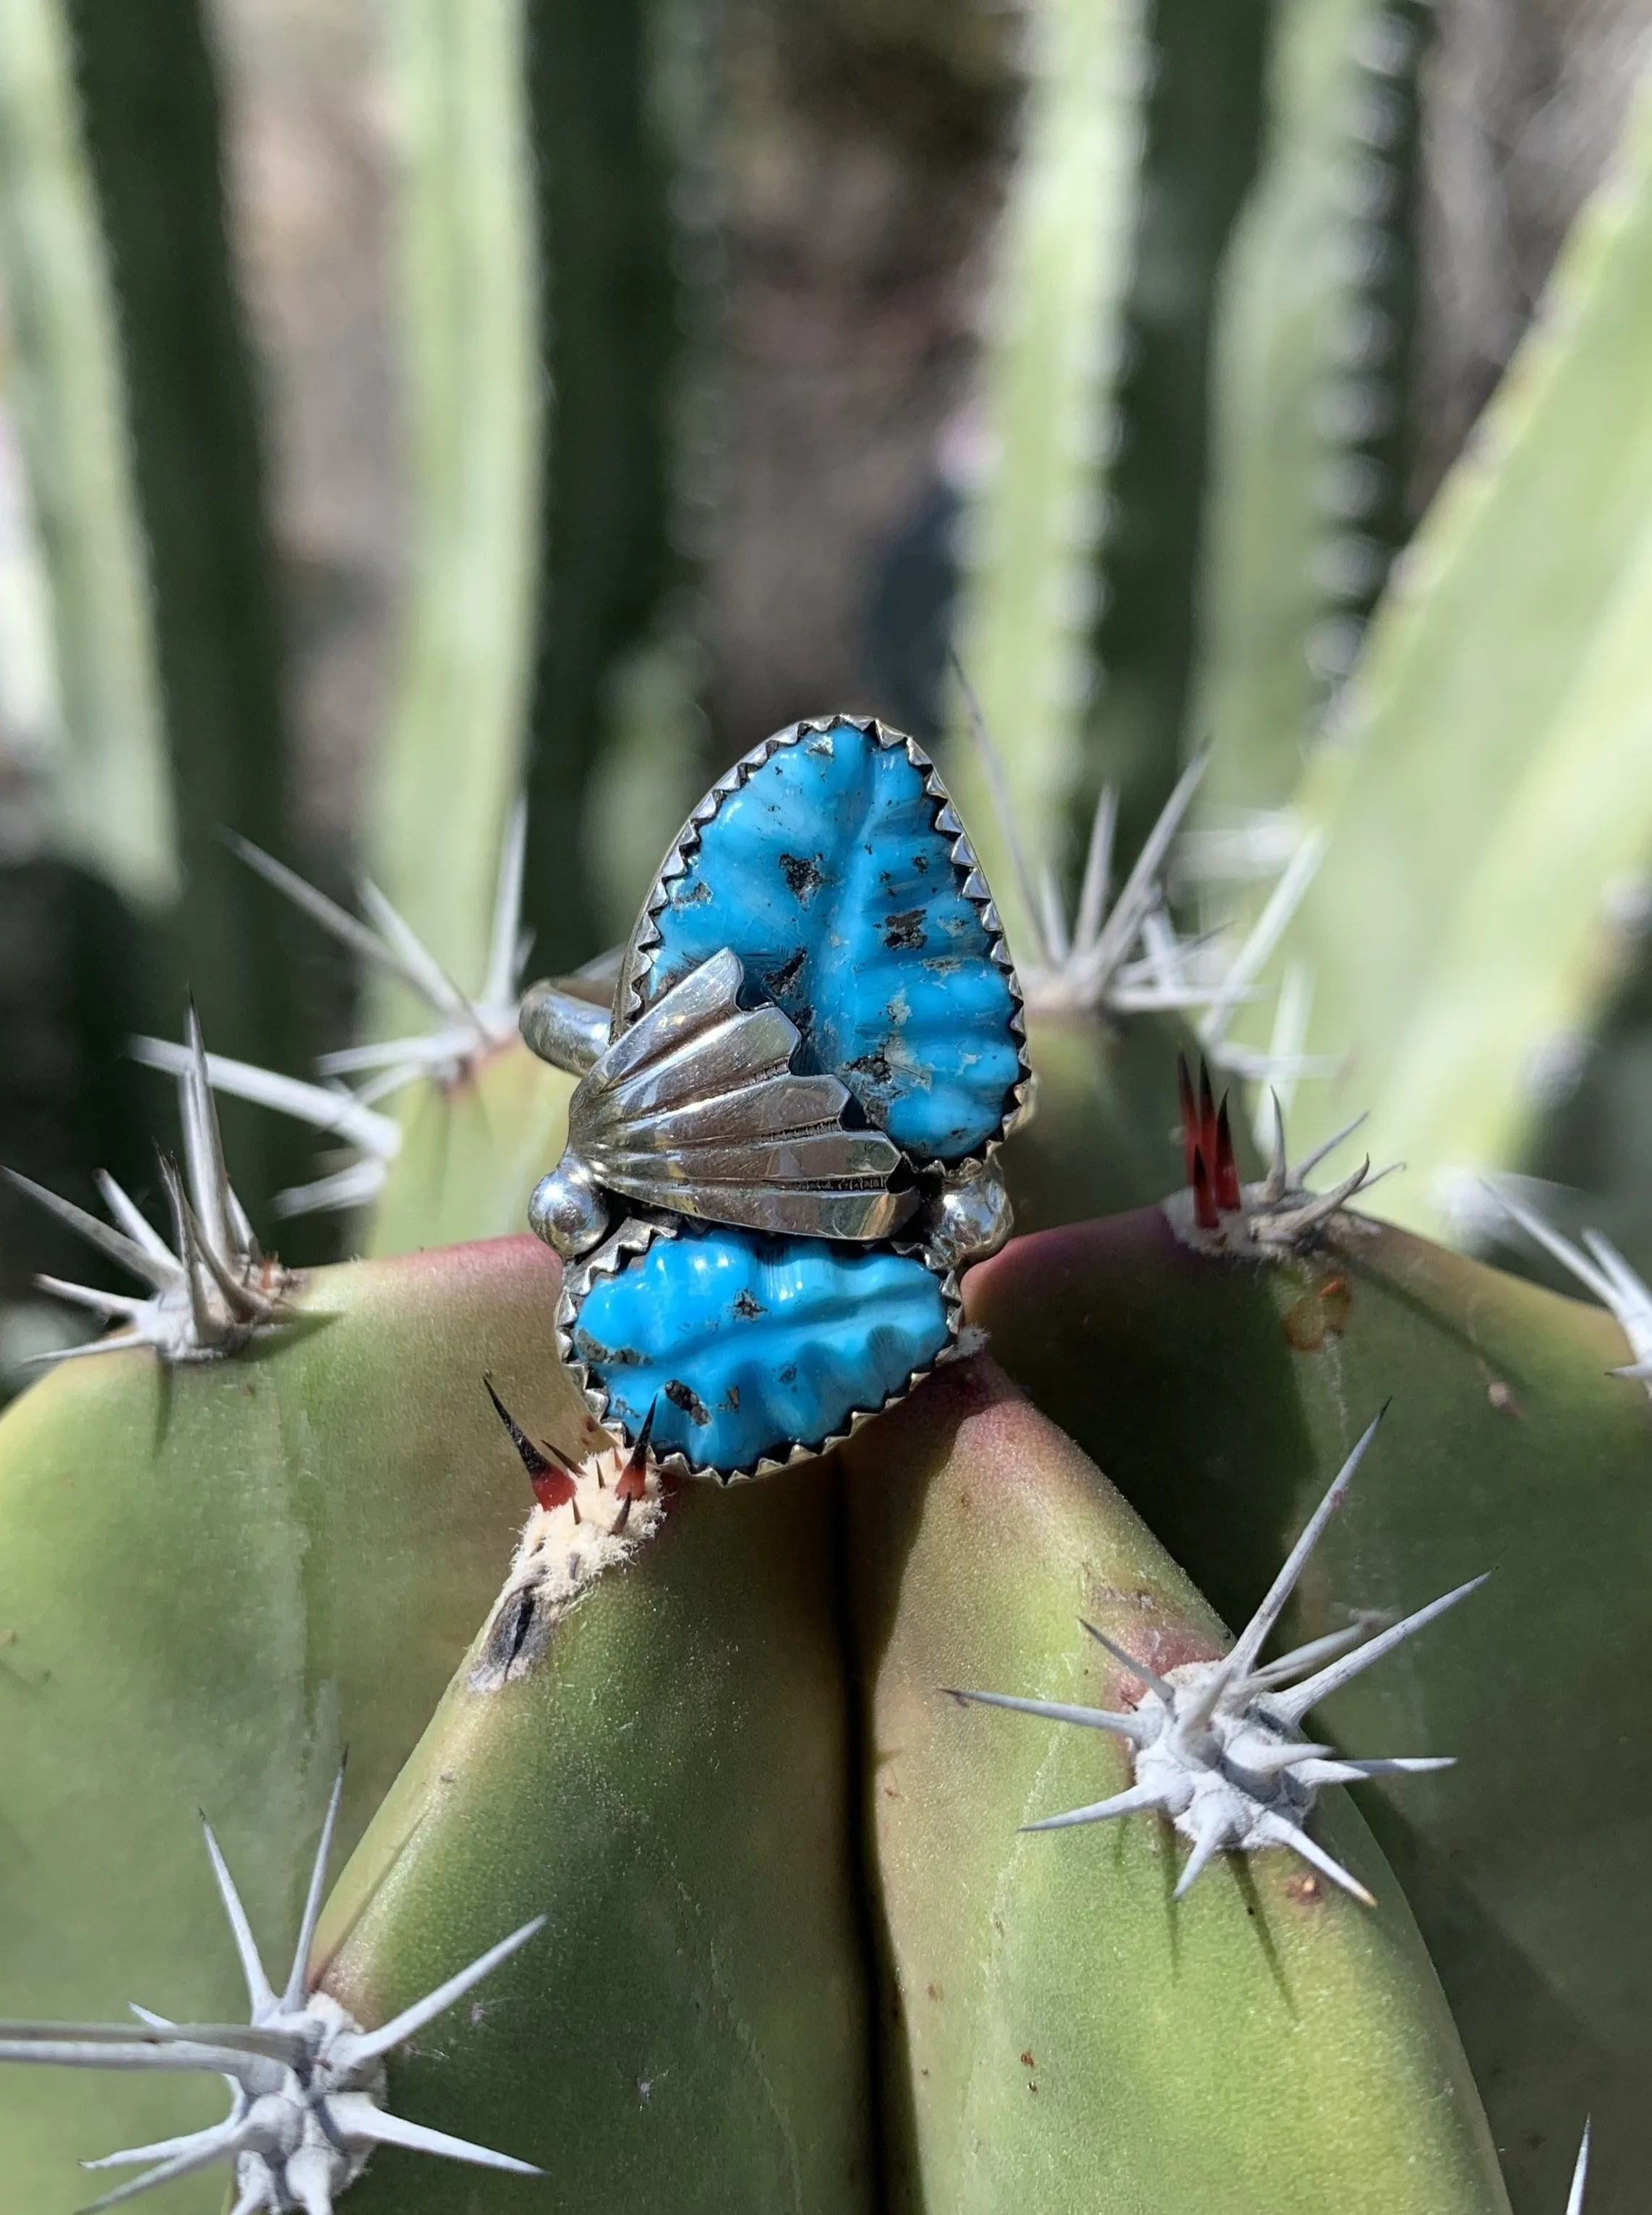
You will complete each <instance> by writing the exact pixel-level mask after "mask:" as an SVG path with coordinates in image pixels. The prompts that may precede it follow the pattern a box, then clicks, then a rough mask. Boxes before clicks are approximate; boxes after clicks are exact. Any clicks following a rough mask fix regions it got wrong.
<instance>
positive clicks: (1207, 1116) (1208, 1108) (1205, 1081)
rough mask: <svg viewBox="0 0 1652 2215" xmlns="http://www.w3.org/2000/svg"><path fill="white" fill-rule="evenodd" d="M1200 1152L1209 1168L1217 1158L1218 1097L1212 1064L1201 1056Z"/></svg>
mask: <svg viewBox="0 0 1652 2215" xmlns="http://www.w3.org/2000/svg"><path fill="white" fill-rule="evenodd" d="M1199 1150H1200V1151H1201V1153H1202V1154H1203V1156H1204V1158H1205V1164H1206V1167H1207V1168H1208V1167H1209V1166H1210V1164H1211V1163H1214V1162H1215V1158H1216V1095H1215V1089H1214V1088H1213V1087H1212V1084H1211V1082H1210V1064H1209V1061H1208V1059H1207V1058H1206V1057H1205V1056H1204V1055H1203V1054H1201V1055H1200V1056H1199Z"/></svg>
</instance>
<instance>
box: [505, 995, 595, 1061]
mask: <svg viewBox="0 0 1652 2215" xmlns="http://www.w3.org/2000/svg"><path fill="white" fill-rule="evenodd" d="M611 1021H612V1017H611V1015H610V1011H609V1009H607V1008H604V1007H599V1006H598V1005H597V1003H596V1002H595V1001H592V1000H586V999H581V998H580V997H578V995H577V994H575V993H573V992H566V991H563V990H562V989H561V987H560V985H553V984H551V983H550V982H548V981H545V982H541V983H540V984H537V985H529V988H528V990H527V991H526V992H525V993H524V994H523V1001H522V1012H521V1014H520V1015H518V1016H517V1024H518V1026H519V1027H520V1028H521V1031H522V1035H523V1039H524V1040H526V1041H527V1043H528V1045H529V1046H530V1047H531V1048H532V1050H533V1051H534V1052H535V1053H536V1054H537V1055H538V1056H539V1058H540V1059H541V1061H548V1062H549V1063H550V1065H551V1066H552V1067H553V1068H554V1069H561V1070H566V1071H567V1073H568V1075H569V1076H570V1077H583V1076H584V1073H585V1071H587V1070H588V1069H590V1068H593V1067H594V1066H595V1065H596V1064H597V1061H598V1060H599V1059H600V1058H601V1057H602V1055H603V1052H604V1050H605V1049H606V1047H607V1046H608V1034H609V1024H610V1022H611Z"/></svg>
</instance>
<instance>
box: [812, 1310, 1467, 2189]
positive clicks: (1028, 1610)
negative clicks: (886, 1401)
mask: <svg viewBox="0 0 1652 2215" xmlns="http://www.w3.org/2000/svg"><path fill="white" fill-rule="evenodd" d="M1051 1327H1052V1317H1051V1316H1050V1313H1049V1309H1048V1308H1047V1307H1044V1308H1043V1309H1042V1312H1041V1317H1040V1322H1039V1323H1038V1324H1037V1325H1035V1328H1045V1329H1049V1328H1051ZM1095 1361H1096V1355H1095V1351H1094V1347H1093V1345H1092V1347H1091V1350H1090V1352H1089V1354H1088V1362H1089V1365H1091V1366H1093V1365H1095ZM840 1452H841V1458H842V1460H843V1463H844V1464H845V1467H846V1470H847V1477H848V1501H849V1512H850V1524H851V1533H852V1535H851V1541H850V1552H851V1562H852V1565H853V1578H854V1595H855V1602H856V1621H857V1626H858V1630H859V1635H860V1652H861V1656H862V1666H863V1669H864V1671H865V1677H866V1683H865V1687H864V1697H865V1698H866V1703H867V1715H866V1723H865V1726H864V1727H865V1729H866V1742H867V1743H866V1777H867V1784H866V1790H867V1794H868V1818H869V1823H870V1825H871V1826H872V1831H873V1835H874V1838H875V1854H876V1883H877V1887H878V1896H879V1905H880V1907H881V1911H882V1919H883V1927H884V1932H885V1934H886V1943H887V1948H888V1954H887V1958H886V1960H885V1964H884V1974H885V1985H886V1998H885V2004H884V2010H883V2019H884V2022H885V2023H886V2024H890V2025H891V2026H892V2028H891V2029H890V2033H889V2036H888V2045H887V2067H886V2076H885V2082H884V2094H885V2101H886V2120H885V2131H886V2138H887V2141H888V2144H889V2147H890V2157H891V2160H892V2162H893V2163H894V2165H895V2175H894V2180H893V2190H892V2192H891V2196H890V2205H891V2206H895V2207H897V2208H900V2209H902V2210H917V2209H920V2208H933V2209H940V2208H945V2209H946V2210H948V2211H949V2215H973V2211H976V2210H980V2211H982V2215H985V2211H987V2210H1001V2209H1003V2208H1005V2207H1006V2206H1016V2207H1018V2208H1021V2209H1025V2210H1026V2211H1027V2215H1043V2211H1047V2210H1048V2211H1056V2210H1060V2211H1063V2215H1064V2212H1065V2211H1067V2210H1069V2209H1072V2208H1074V2207H1075V2206H1079V2205H1081V2204H1082V2205H1085V2206H1106V2207H1109V2208H1112V2207H1119V2208H1125V2207H1129V2208H1142V2209H1152V2210H1153V2211H1154V2215H1192V2211H1195V2210H1207V2209H1210V2208H1213V2207H1217V2206H1220V2207H1221V2208H1222V2210H1223V2211H1224V2215H1249V2212H1250V2211H1252V2210H1254V2211H1256V2215H1263V2211H1266V2215H1285V2211H1300V2215H1324V2210H1325V2208H1327V2207H1338V2208H1343V2209H1360V2210H1362V2211H1363V2210H1370V2211H1377V2210H1381V2211H1383V2215H1395V2211H1398V2210H1402V2209H1404V2210H1412V2209H1415V2210H1418V2211H1421V2210H1424V2209H1426V2210H1427V2211H1429V2215H1444V2211H1447V2210H1459V2209H1460V2210H1465V2211H1466V2210H1470V2209H1472V2210H1476V2211H1478V2210H1485V2211H1488V2215H1489V2211H1492V2210H1502V2209H1505V2208H1506V2207H1507V2204H1508V2203H1507V2201H1506V2200H1505V2199H1504V2196H1503V2193H1502V2186H1501V2183H1500V2182H1499V2181H1498V2177H1497V2169H1496V2157H1495V2155H1494V2153H1493V2151H1492V2147H1491V2144H1490V2137H1489V2135H1488V2133H1487V2132H1486V2130H1485V2127H1484V2122H1483V2120H1482V2119H1481V2117H1480V2114H1479V2111H1478V2101H1477V2099H1476V2096H1475V2094H1474V2090H1473V2087H1472V2083H1471V2080H1470V2078H1469V2076H1468V2071H1467V2068H1466V2065H1465V2062H1464V2060H1463V2058H1462V2053H1461V2050H1460V2047H1459V2045H1458V2041H1457V2038H1456V2034H1455V2033H1454V2031H1453V2028H1452V2025H1451V2022H1450V2018H1449V2016H1448V2015H1447V2010H1446V2007H1445V2004H1444V2002H1443V1999H1442V1997H1441V1992H1440V1990H1439V1986H1438V1983H1437V1981H1436V1979H1435V1976H1434V1974H1433V1972H1432V1971H1431V1969H1430V1968H1429V1964H1428V1960H1427V1957H1426V1956H1425V1955H1424V1954H1423V1950H1422V1947H1421V1944H1420V1942H1418V1940H1417V1938H1416V1932H1415V1930H1414V1929H1413V1927H1412V1925H1411V1922H1410V1917H1409V1915H1408V1914H1407V1912H1406V1910H1405V1906H1404V1901H1403V1900H1402V1899H1401V1898H1400V1897H1399V1894H1398V1887H1397V1886H1396V1885H1395V1884H1394V1881H1393V1880H1392V1877H1390V1876H1389V1875H1388V1874H1387V1872H1386V1869H1385V1868H1383V1867H1382V1864H1381V1862H1380V1858H1379V1856H1377V1854H1376V1852H1375V1850H1374V1847H1373V1846H1372V1845H1371V1843H1370V1841H1369V1838H1368V1837H1367V1835H1366V1834H1365V1832H1364V1827H1363V1825H1361V1822H1360V1820H1359V1819H1358V1817H1357V1816H1356V1815H1355V1814H1354V1813H1353V1812H1352V1810H1351V1809H1349V1807H1347V1806H1346V1805H1343V1806H1340V1807H1339V1806H1335V1805H1333V1801H1334V1800H1335V1798H1336V1796H1337V1795H1328V1796H1327V1798H1326V1800H1325V1801H1324V1802H1323V1803H1322V1808H1321V1812H1320V1813H1319V1814H1318V1815H1316V1817H1315V1823H1316V1825H1319V1824H1320V1823H1323V1825H1324V1830H1323V1835H1324V1837H1325V1842H1326V1844H1327V1845H1328V1846H1329V1847H1330V1850H1331V1851H1332V1852H1333V1853H1334V1854H1336V1855H1337V1857H1338V1859H1345V1860H1346V1861H1347V1862H1349V1864H1350V1865H1351V1866H1352V1867H1353V1868H1355V1870H1356V1872H1357V1874H1360V1875H1361V1876H1362V1877H1363V1878H1364V1879H1365V1880H1366V1881H1367V1882H1368V1883H1369V1884H1370V1886H1371V1887H1372V1888H1373V1889H1374V1891H1375V1892H1376V1893H1377V1895H1378V1899H1379V1906H1378V1908H1377V1910H1376V1911H1374V1912H1373V1911H1370V1910H1367V1909H1364V1908H1361V1907H1360V1906H1359V1905H1356V1904H1355V1902H1354V1901H1352V1900H1350V1899H1348V1898H1346V1897H1345V1896H1343V1894H1341V1893H1337V1892H1336V1891H1335V1889H1334V1887H1331V1886H1330V1885H1329V1884H1328V1883H1326V1882H1325V1880H1324V1879H1314V1880H1313V1881H1311V1882H1310V1881H1308V1880H1309V1879H1310V1877H1311V1872H1309V1871H1308V1870H1306V1868H1304V1867H1303V1865H1302V1864H1301V1863H1300V1862H1296V1861H1295V1860H1294V1857H1293V1856H1290V1855H1288V1854H1286V1853H1282V1852H1276V1851H1272V1850H1269V1851H1266V1852H1263V1853H1260V1854H1253V1855H1248V1856H1242V1857H1235V1856H1227V1857H1226V1859H1225V1861H1224V1862H1219V1863H1217V1864H1215V1865H1214V1866H1213V1867H1212V1868H1211V1869H1209V1870H1208V1871H1207V1872H1206V1874H1204V1875H1203V1876H1202V1878H1201V1879H1200V1880H1199V1883H1198V1884H1197V1885H1196V1886H1195V1887H1194V1888H1193V1890H1192V1891H1191V1892H1190V1893H1189V1894H1188V1896H1187V1898H1186V1899H1184V1900H1183V1901H1181V1902H1179V1903H1178V1904H1176V1905H1172V1903H1171V1900H1170V1897H1169V1895H1170V1890H1171V1887H1172V1884H1173V1883H1174V1881H1175V1877H1176V1871H1177V1868H1178V1865H1179V1863H1180V1862H1181V1861H1182V1860H1183V1859H1184V1856H1185V1849H1184V1848H1182V1847H1181V1846H1180V1845H1179V1844H1175V1843H1173V1840H1172V1832H1170V1829H1169V1826H1168V1825H1162V1824H1160V1823H1159V1822H1158V1821H1157V1820H1156V1819H1153V1818H1149V1817H1143V1816H1130V1817H1128V1818H1124V1819H1121V1820H1120V1821H1118V1822H1116V1823H1114V1824H1111V1825H1108V1826H1107V1828H1106V1832H1098V1831H1095V1830H1090V1831H1078V1832H1055V1833H1054V1834H1053V1835H1049V1836H1044V1837H1035V1838H1027V1837H1023V1836H1019V1835H1018V1830H1017V1826H1018V1825H1019V1824H1021V1823H1024V1822H1027V1821H1031V1820H1032V1819H1035V1818H1036V1817H1037V1816H1041V1815H1045V1814H1049V1813H1054V1812H1055V1811H1057V1810H1059V1809H1062V1808H1066V1807H1072V1806H1074V1805H1076V1804H1078V1803H1080V1802H1083V1801H1090V1800H1092V1799H1095V1798H1097V1797H1098V1796H1099V1795H1102V1794H1104V1793H1105V1792H1107V1791H1109V1790H1117V1789H1122V1787H1123V1785H1124V1784H1125V1783H1126V1782H1128V1781H1129V1776H1128V1769H1127V1765H1126V1761H1125V1757H1124V1756H1123V1753H1122V1752H1119V1751H1118V1750H1117V1748H1116V1747H1115V1746H1112V1745H1111V1743H1110V1744H1109V1745H1108V1746H1101V1745H1098V1743H1097V1741H1098V1739H1099V1737H1100V1733H1092V1732H1085V1731H1074V1730H1070V1729H1067V1730H1063V1729H1062V1727H1060V1726H1058V1725H1051V1726H1049V1727H1047V1728H1041V1727H1039V1726H1037V1724H1035V1723H1033V1722H1031V1721H1028V1720H1027V1719H1025V1718H1020V1717H1015V1718H1012V1717H1007V1716H1003V1715H994V1714H992V1713H990V1712H988V1711H987V1710H983V1709H978V1708H971V1709H959V1708H958V1706H957V1705H955V1704H954V1703H952V1702H951V1701H949V1700H947V1699H945V1697H942V1696H941V1695H940V1694H939V1690H938V1687H939V1686H941V1685H944V1684H993V1685H994V1686H998V1687H1003V1688H1008V1687H1011V1686H1013V1687H1014V1688H1015V1689H1016V1690H1025V1691H1028V1692H1037V1693H1038V1694H1040V1695H1047V1696H1049V1697H1055V1698H1060V1699H1076V1700H1078V1701H1080V1702H1083V1703H1086V1704H1089V1705H1098V1706H1104V1707H1110V1708H1116V1707H1117V1706H1119V1705H1120V1704H1122V1702H1121V1699H1120V1697H1119V1695H1120V1690H1121V1687H1122V1686H1123V1685H1124V1684H1129V1677H1128V1672H1123V1671H1122V1670H1119V1669H1118V1668H1117V1666H1115V1665H1114V1664H1112V1663H1111V1661H1110V1660H1108V1658H1107V1657H1106V1656H1105V1655H1104V1654H1101V1653H1100V1652H1099V1651H1098V1648H1096V1647H1094V1646H1093V1645H1092V1644H1091V1643H1090V1641H1086V1639H1085V1638H1084V1636H1083V1634H1082V1633H1081V1631H1080V1629H1079V1624H1078V1620H1077V1618H1078V1617H1079V1616H1080V1614H1082V1615H1083V1616H1084V1617H1085V1618H1086V1621H1089V1622H1092V1623H1095V1624H1097V1626H1098V1628H1099V1629H1103V1630H1105V1631H1106V1632H1107V1633H1108V1634H1109V1635H1111V1636H1112V1637H1113V1638H1115V1639H1116V1640H1117V1641H1119V1642H1121V1643H1122V1644H1123V1646H1124V1647H1126V1649H1127V1650H1129V1649H1131V1648H1134V1650H1135V1651H1136V1652H1137V1653H1139V1654H1141V1657H1142V1658H1143V1659H1144V1660H1147V1661H1148V1662H1149V1664H1150V1665H1151V1666H1156V1667H1159V1668H1160V1669H1163V1668H1165V1667H1170V1666H1176V1665H1177V1664H1178V1663H1179V1662H1182V1661H1188V1660H1200V1659H1206V1658H1209V1657H1211V1656H1213V1655H1214V1654H1215V1653H1216V1652H1218V1651H1220V1650H1221V1647H1222V1645H1223V1644H1224V1643H1225V1642H1226V1641H1225V1640H1224V1639H1223V1636H1222V1632H1221V1624H1220V1623H1218V1621H1217V1619H1216V1617H1215V1615H1214V1614H1213V1613H1212V1611H1211V1610H1210V1609H1209V1608H1208V1605H1207V1604H1205V1603H1204V1602H1203V1601H1202V1599H1201V1598H1199V1596H1198V1594H1197V1593H1196V1592H1195V1591H1194V1589H1193V1587H1192V1586H1190V1583H1189V1582H1188V1580H1187V1579H1186V1578H1185V1577H1184V1575H1183V1574H1181V1572H1180V1571H1179V1570H1178V1569H1177V1568H1176V1567H1175V1565H1174V1564H1173V1563H1172V1562H1171V1560H1170V1559H1169V1557H1168V1556H1167V1555H1166V1554H1165V1553H1164V1552H1163V1550H1162V1549H1160V1548H1159V1545H1158V1544H1157V1543H1155V1542H1154V1540H1153V1538H1152V1537H1151V1536H1150V1535H1149V1533H1148V1532H1147V1530H1146V1529H1145V1528H1144V1526H1143V1525H1141V1522H1140V1521H1139V1520H1138V1519H1137V1518H1136V1516H1135V1514H1134V1513H1133V1512H1131V1510H1130V1509H1129V1507H1128V1506H1126V1505H1125V1503H1124V1502H1123V1500H1122V1499H1121V1498H1120V1497H1119V1495H1118V1494H1117V1493H1116V1492H1114V1490H1113V1488H1112V1487H1111V1485H1110V1484H1108V1482H1106V1480H1105V1479H1104V1477H1103V1476H1101V1475H1100V1472H1099V1471H1098V1470H1096V1469H1095V1468H1094V1467H1093V1466H1092V1464H1091V1463H1089V1462H1088V1461H1087V1460H1086V1457H1085V1456H1084V1455H1083V1454H1082V1453H1081V1452H1080V1451H1079V1450H1078V1448H1077V1447H1075V1446H1074V1445H1073V1443H1072V1442H1071V1440H1070V1439H1067V1438H1065V1437H1063V1436H1062V1433H1060V1432H1058V1431H1057V1430H1056V1429H1055V1427H1054V1426H1053V1425H1052V1424H1050V1423H1049V1421H1048V1420H1045V1419H1044V1418H1043V1416H1042V1415H1040V1414H1038V1413H1037V1411H1036V1410H1035V1409H1034V1408H1032V1407H1031V1405H1030V1404H1029V1403H1028V1402H1026V1401H1025V1400H1024V1399H1023V1398H1022V1397H1021V1396H1020V1395H1019V1393H1017V1392H1016V1391H1015V1390H1013V1388H1012V1387H1011V1386H1010V1385H1009V1384H1008V1383H1007V1382H1006V1379H1005V1378H1004V1377H1002V1375H1001V1374H1000V1372H999V1371H997V1370H996V1369H995V1367H994V1365H993V1364H991V1363H990V1362H988V1361H986V1360H980V1361H976V1362H974V1363H970V1364H964V1365H958V1367H956V1368H954V1369H952V1370H951V1371H947V1372H945V1374H938V1375H937V1376H936V1377H934V1378H933V1380H932V1381H931V1382H930V1384H927V1385H926V1386H925V1387H924V1388H923V1389H922V1390H921V1391H920V1392H919V1393H917V1394H915V1396H913V1398H912V1399H911V1400H909V1401H908V1402H905V1403H904V1404H903V1405H902V1407H901V1408H896V1409H895V1410H893V1411H892V1412H891V1413H890V1414H889V1415H887V1416H885V1417H884V1418H882V1419H881V1420H879V1422H878V1425H877V1426H876V1427H873V1428H872V1429H870V1430H868V1431H866V1433H862V1434H861V1435H860V1437H858V1438H856V1439H853V1440H851V1441H850V1443H849V1444H848V1445H847V1446H845V1447H843V1448H841V1450H840ZM1371 1489H1372V1491H1373V1492H1376V1491H1378V1490H1379V1489H1380V1488H1379V1487H1378V1485H1377V1483H1376V1482H1375V1479H1374V1478H1373V1482H1372V1485H1371ZM1433 1659H1434V1660H1435V1662H1436V1663H1441V1662H1442V1657H1441V1655H1440V1654H1439V1653H1438V1651H1437V1650H1436V1651H1435V1654H1434V1655H1433ZM1385 1666H1386V1665H1385ZM1424 1666H1427V1664H1426V1662H1425V1664H1424ZM1442 1666H1443V1664H1442ZM1380 1673H1381V1672H1380V1671H1377V1672H1374V1674H1377V1675H1380ZM1364 1750H1365V1749H1364V1748H1363V1747H1361V1751H1364ZM1385 1750H1386V1749H1385ZM1430 1750H1431V1751H1432V1750H1433V1749H1432V1748H1430ZM1207 1887H1208V1889H1207ZM1035 2086H1036V2088H1037V2089H1036V2090H1035V2089H1034V2087H1035ZM1080 2179H1082V2180H1083V2186H1082V2193H1083V2197H1082V2199H1080V2197H1079V2196H1078V2193H1077V2191H1076V2189H1075V2187H1076V2185H1077V2180H1080Z"/></svg>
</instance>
